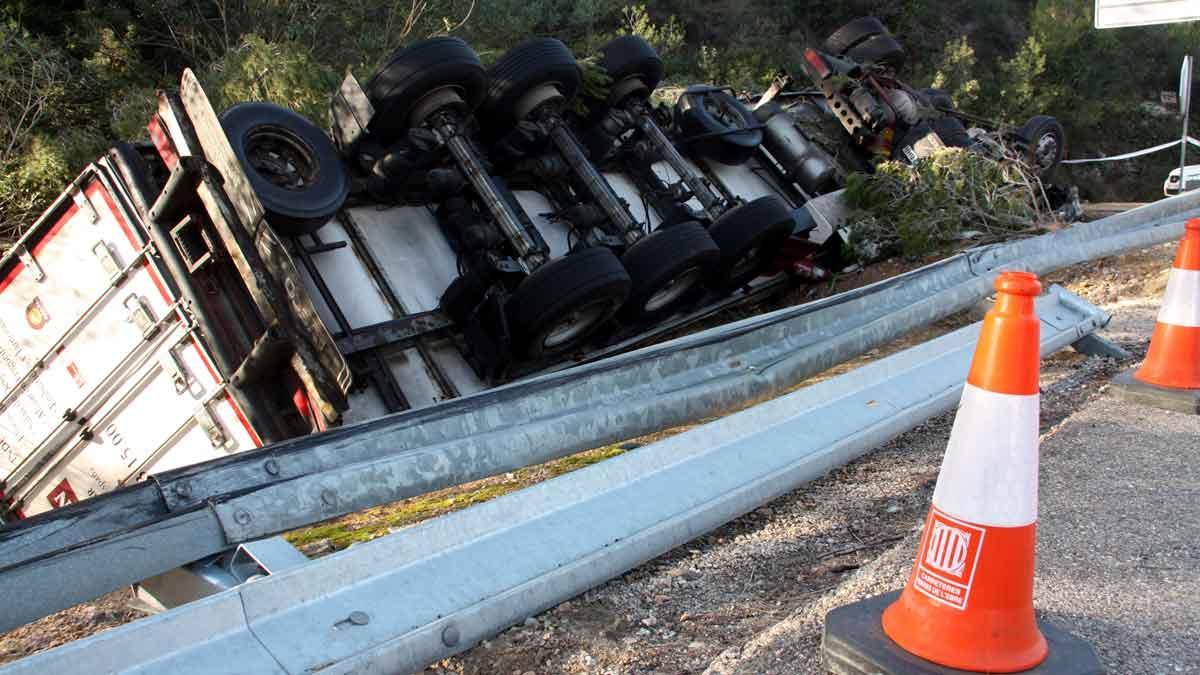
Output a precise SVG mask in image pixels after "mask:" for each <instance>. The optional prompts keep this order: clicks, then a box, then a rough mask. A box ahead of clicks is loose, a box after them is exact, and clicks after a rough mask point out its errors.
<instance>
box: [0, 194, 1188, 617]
mask: <svg viewBox="0 0 1200 675" xmlns="http://www.w3.org/2000/svg"><path fill="white" fill-rule="evenodd" d="M1197 211H1200V197H1198V196H1192V195H1184V196H1182V197H1178V198H1175V199H1170V200H1164V201H1161V202H1156V203H1155V204H1152V205H1149V206H1147V207H1143V208H1141V209H1137V210H1134V211H1130V212H1127V213H1124V214H1120V215H1118V216H1113V217H1111V218H1107V219H1104V220H1102V221H1097V222H1095V223H1089V224H1085V225H1080V226H1076V227H1073V228H1069V229H1066V230H1062V231H1058V232H1054V233H1051V234H1047V235H1043V236H1040V237H1033V238H1030V239H1025V240H1021V241H1016V242H1010V243H1006V244H1002V245H996V246H989V247H984V248H981V249H977V250H972V251H969V252H966V253H964V254H960V255H958V256H954V257H952V258H949V259H947V260H944V261H941V262H939V263H936V264H933V265H930V266H928V267H925V268H922V269H920V270H915V271H913V272H910V273H907V274H904V275H901V276H898V277H895V278H892V279H888V280H885V281H882V282H879V283H876V284H873V285H871V286H867V287H864V288H860V289H856V290H854V291H850V292H847V293H843V294H840V295H838V296H834V297H831V298H826V299H823V300H820V301H817V302H812V303H808V304H805V305H800V306H797V307H790V308H786V309H782V310H779V311H776V312H772V313H769V314H765V315H761V316H757V317H753V318H750V319H746V320H743V321H739V322H736V323H733V324H728V325H725V326H720V327H717V328H714V329H710V330H707V331H703V332H701V333H697V334H694V335H691V336H687V337H684V338H680V339H678V340H673V341H671V342H667V343H663V344H659V345H655V346H653V347H648V348H646V349H642V350H639V351H636V352H632V353H629V354H624V355H620V356H616V357H613V358H609V359H606V360H604V361H601V362H597V363H592V364H587V365H584V366H580V367H576V368H573V369H569V370H565V371H560V372H555V373H550V374H547V375H543V376H540V377H535V378H532V379H530V380H525V381H522V382H518V383H514V384H510V385H506V386H503V387H499V388H496V389H493V390H489V391H485V392H481V393H479V394H475V395H472V396H467V397H463V398H460V399H455V400H453V401H448V402H446V403H443V404H440V405H437V406H432V407H429V408H424V409H420V410H415V411H410V412H406V413H400V414H396V415H391V416H388V417H384V418H380V419H377V420H372V421H369V422H366V423H363V424H359V425H356V426H352V427H347V428H343V429H339V430H335V431H332V432H328V433H325V434H320V435H316V436H309V437H304V438H300V439H295V440H292V441H288V442H286V443H280V444H277V445H274V446H269V447H266V448H262V449H260V450H256V451H251V452H247V453H242V454H239V455H235V456H232V457H229V458H227V459H222V460H218V461H215V462H209V463H205V464H200V465H196V466H192V467H186V468H183V469H179V470H176V471H171V472H168V473H165V474H161V475H159V476H156V477H154V478H153V479H152V480H150V481H146V482H144V483H141V484H138V485H134V486H130V487H127V488H125V489H122V490H119V491H116V492H112V493H108V494H106V495H102V496H100V497H98V498H96V499H91V500H87V501H84V502H81V503H79V504H75V505H72V506H70V507H67V508H63V509H59V510H56V511H53V512H50V513H48V514H44V515H42V516H38V517H35V518H31V519H30V520H28V521H24V522H21V523H18V524H16V525H14V526H11V527H9V528H6V529H3V530H0V596H2V597H4V598H5V612H4V613H3V615H2V616H0V630H8V629H11V628H13V627H16V626H19V625H21V624H24V623H27V622H28V621H31V620H33V619H36V618H39V617H41V616H45V615H47V614H50V613H52V612H54V611H57V610H60V609H63V608H66V607H69V606H71V605H74V604H76V603H78V602H82V601H85V600H89V599H91V598H94V597H98V596H99V595H102V594H104V593H106V592H108V591H111V590H113V589H115V588H119V587H120V586H122V585H125V584H129V583H133V582H136V581H139V580H141V579H145V578H148V577H151V576H154V575H157V574H161V573H163V572H166V571H167V570H170V569H172V568H175V567H178V566H181V565H184V564H186V563H189V562H192V561H194V560H199V559H201V558H204V557H206V556H208V555H212V554H214V553H217V552H219V551H222V550H225V549H228V548H230V547H232V546H235V545H237V544H239V543H243V542H246V541H250V540H254V539H258V538H261V537H264V536H267V535H269V534H274V533H278V532H282V531H286V530H288V529H292V528H295V527H299V526H303V525H307V524H311V523H314V522H319V521H321V520H326V519H329V518H332V517H335V516H338V515H342V514H345V513H350V512H353V511H355V510H358V509H362V508H366V507H369V506H374V505H377V504H381V503H386V502H391V501H395V500H398V499H403V498H406V497H410V496H414V495H418V494H423V493H426V492H429V491H432V490H436V489H439V488H443V487H447V486H452V485H457V484H461V483H464V482H468V481H471V480H476V479H479V478H484V477H487V476H490V475H496V474H499V473H503V472H506V471H511V470H514V469H516V468H520V467H523V466H528V465H531V464H537V463H540V462H545V461H548V460H551V459H555V458H558V457H562V456H565V455H568V454H572V453H575V452H579V451H582V450H587V449H591V448H594V447H599V446H601V445H604V444H606V443H612V442H616V441H621V440H625V439H628V438H632V437H636V436H638V435H642V434H645V433H649V432H653V431H657V430H660V429H664V428H669V427H671V426H676V425H679V424H684V423H688V422H694V421H697V420H700V419H704V418H706V417H711V416H713V415H717V414H721V413H725V412H728V411H730V410H732V409H736V408H738V407H741V406H743V405H745V404H746V403H749V402H752V401H755V400H761V399H764V398H768V397H771V396H774V395H778V394H779V393H781V392H783V391H786V390H787V389H788V388H790V387H792V386H794V385H795V384H797V383H798V382H800V381H802V380H803V379H804V378H806V377H809V376H811V375H813V374H815V373H817V372H820V371H822V370H825V369H827V368H829V367H831V366H833V365H836V364H837V363H840V362H843V361H846V360H848V359H850V358H853V357H855V356H857V355H859V354H862V353H865V352H866V351H869V350H870V349H872V348H874V347H876V346H878V345H881V344H883V343H885V342H887V341H888V340H891V339H893V338H895V337H897V336H899V335H901V334H903V333H905V332H907V331H909V330H912V329H914V328H917V327H919V326H921V325H924V324H927V323H929V322H932V321H935V320H937V319H939V318H942V317H945V316H947V315H949V314H952V313H954V312H957V311H961V310H963V309H966V308H968V307H970V306H971V305H972V304H974V303H975V302H977V301H978V300H980V299H982V298H984V297H987V296H988V295H989V294H990V292H991V279H992V277H994V274H995V272H996V271H998V270H999V269H1001V268H1022V269H1029V270H1032V271H1035V272H1039V273H1044V272H1046V271H1049V270H1052V269H1056V268H1059V267H1063V266H1066V265H1070V264H1074V263H1077V262H1081V261H1084V260H1088V259H1092V258H1097V257H1102V256H1105V255H1111V254H1113V253H1116V252H1119V251H1122V250H1125V249H1129V248H1137V247H1143V246H1149V245H1152V244H1156V243H1161V242H1165V241H1169V240H1171V239H1174V238H1177V237H1179V236H1182V232H1183V221H1182V220H1181V219H1180V218H1181V217H1183V216H1187V215H1192V214H1195V213H1197ZM62 579H70V580H71V583H69V584H64V583H61V580H62Z"/></svg>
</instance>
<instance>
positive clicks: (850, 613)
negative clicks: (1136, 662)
mask: <svg viewBox="0 0 1200 675" xmlns="http://www.w3.org/2000/svg"><path fill="white" fill-rule="evenodd" d="M899 596H900V591H893V592H891V593H884V594H883V595H877V596H875V597H873V598H867V599H866V600H861V601H859V602H856V603H854V604H852V605H846V606H844V607H838V608H837V609H835V610H833V611H831V612H829V613H828V614H826V615H825V633H824V634H823V635H822V636H821V657H822V660H824V662H825V666H826V667H827V668H828V669H829V672H831V673H837V674H838V675H910V674H911V675H926V674H928V675H951V674H953V673H967V672H969V671H966V670H957V669H955V668H947V667H945V666H939V665H937V664H936V663H931V662H929V661H926V660H925V659H922V658H921V657H919V656H914V655H912V654H909V653H908V652H906V651H904V650H903V649H901V648H900V647H899V646H897V645H896V643H895V642H892V640H891V638H889V637H888V636H887V635H884V633H883V623H882V622H881V620H880V617H881V616H882V615H883V610H884V609H886V608H887V606H888V605H890V604H892V603H893V602H895V600H896V598H897V597H899ZM1038 628H1040V629H1041V631H1042V635H1045V636H1046V642H1047V643H1049V645H1050V653H1049V655H1047V656H1046V660H1045V661H1043V662H1042V663H1041V664H1040V665H1038V666H1037V667H1036V668H1033V669H1031V670H1026V671H1023V672H1025V673H1029V674H1030V675H1050V674H1051V673H1052V674H1053V675H1101V674H1102V673H1103V672H1104V665H1103V664H1102V663H1100V657H1099V656H1098V655H1097V654H1096V650H1095V649H1093V648H1092V646H1091V645H1090V644H1088V643H1086V642H1084V641H1083V640H1080V639H1079V638H1077V637H1075V636H1074V635H1071V634H1070V633H1067V632H1065V631H1062V630H1060V629H1058V628H1055V627H1054V625H1053V624H1049V623H1046V622H1043V621H1039V622H1038Z"/></svg>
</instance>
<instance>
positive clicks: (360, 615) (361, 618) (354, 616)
mask: <svg viewBox="0 0 1200 675" xmlns="http://www.w3.org/2000/svg"><path fill="white" fill-rule="evenodd" d="M347 620H348V621H349V622H350V623H352V624H354V625H355V626H365V625H367V624H369V623H371V615H370V614H367V613H366V612H350V616H349V617H347Z"/></svg>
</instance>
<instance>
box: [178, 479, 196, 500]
mask: <svg viewBox="0 0 1200 675" xmlns="http://www.w3.org/2000/svg"><path fill="white" fill-rule="evenodd" d="M175 496H176V497H179V498H180V499H187V498H189V497H191V496H192V486H191V485H189V484H188V483H177V484H176V485H175Z"/></svg>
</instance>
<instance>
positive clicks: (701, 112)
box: [675, 86, 763, 166]
mask: <svg viewBox="0 0 1200 675" xmlns="http://www.w3.org/2000/svg"><path fill="white" fill-rule="evenodd" d="M675 124H676V126H678V127H679V134H680V140H681V141H682V142H683V143H685V144H687V145H688V146H689V148H690V149H691V150H692V152H694V153H695V154H697V155H699V156H701V157H705V158H708V159H712V160H715V161H718V162H721V163H722V164H729V165H731V166H736V165H739V164H744V163H745V162H746V160H748V159H750V156H751V155H752V154H753V153H754V150H755V149H756V148H758V146H760V145H762V140H763V132H762V129H761V128H755V127H759V126H761V125H759V123H758V120H757V119H755V118H754V113H753V112H751V111H750V109H749V108H747V107H746V106H745V105H742V103H741V102H740V101H738V100H737V99H736V98H734V97H733V96H731V95H730V94H729V92H725V91H720V90H716V89H712V88H709V87H704V86H693V87H688V88H687V89H686V90H684V92H683V94H681V95H680V96H679V100H678V101H676V102H675Z"/></svg>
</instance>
